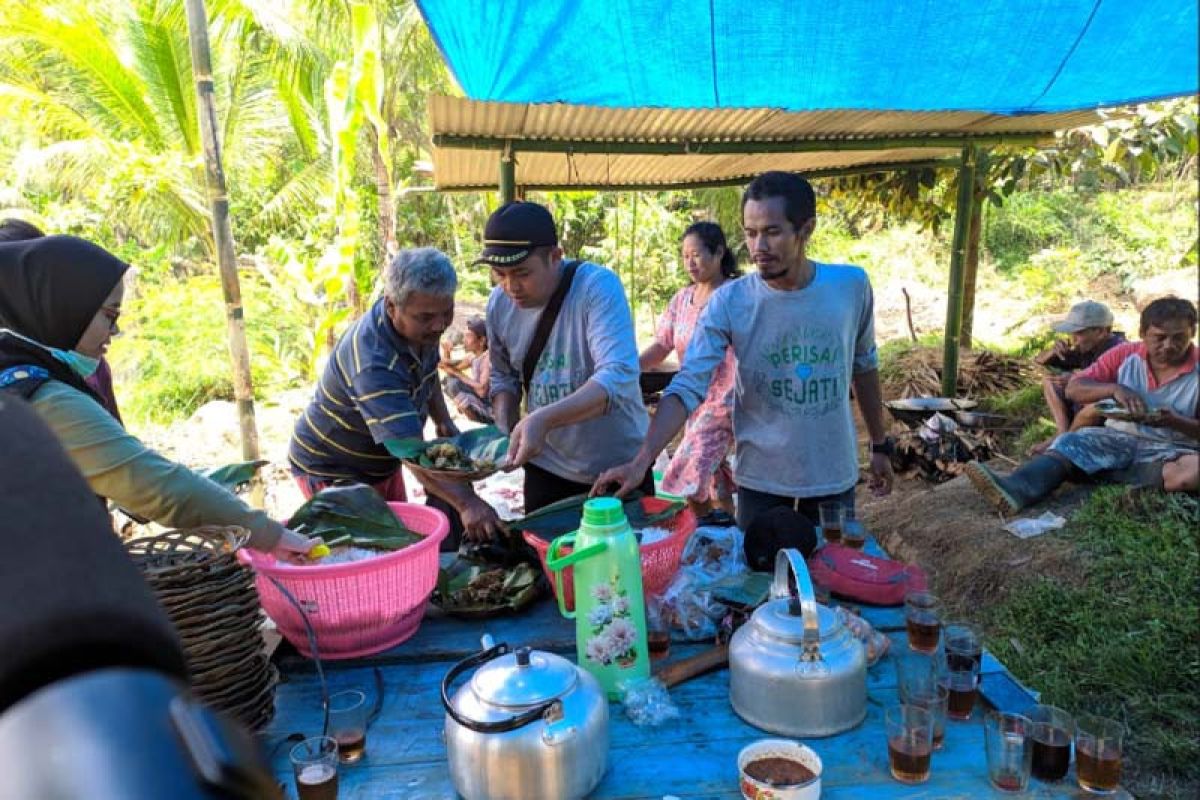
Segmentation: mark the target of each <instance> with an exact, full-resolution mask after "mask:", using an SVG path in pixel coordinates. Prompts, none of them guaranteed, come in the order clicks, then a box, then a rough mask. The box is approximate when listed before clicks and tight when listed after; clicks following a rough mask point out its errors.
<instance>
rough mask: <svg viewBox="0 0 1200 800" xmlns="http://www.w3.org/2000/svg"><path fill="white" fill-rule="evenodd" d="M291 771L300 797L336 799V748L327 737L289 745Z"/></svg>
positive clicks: (325, 799) (324, 799) (322, 799)
mask: <svg viewBox="0 0 1200 800" xmlns="http://www.w3.org/2000/svg"><path fill="white" fill-rule="evenodd" d="M290 757H291V761H292V771H293V773H294V774H295V777H296V794H298V795H299V796H300V800H337V793H338V747H337V742H335V741H334V740H333V737H330V736H314V737H312V738H311V739H305V740H304V741H302V742H300V743H299V744H297V745H296V746H295V747H293V748H292V751H291V754H290Z"/></svg>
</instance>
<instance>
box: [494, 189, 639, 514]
mask: <svg viewBox="0 0 1200 800" xmlns="http://www.w3.org/2000/svg"><path fill="white" fill-rule="evenodd" d="M475 263H477V264H478V263H482V264H487V265H488V266H489V267H491V270H492V278H493V279H494V280H495V282H496V288H495V289H493V290H492V295H491V298H490V299H489V300H488V308H487V327H488V332H489V334H490V337H489V351H490V352H491V359H492V376H491V389H490V391H491V396H492V408H493V412H494V416H495V418H496V423H497V424H498V425H499V426H500V427H501V428H503V429H504V430H507V431H510V432H511V441H510V444H509V464H511V465H512V466H524V468H525V510H526V512H530V511H534V510H536V509H538V508H541V507H543V506H546V505H549V504H550V503H553V502H555V501H556V500H560V499H562V498H564V497H570V496H572V495H576V494H584V493H586V492H587V491H588V490H589V489H590V488H591V485H592V482H593V481H594V480H595V479H596V476H597V475H599V474H600V473H601V472H602V471H603V470H605V469H607V468H609V467H611V466H613V465H614V464H620V463H623V462H625V461H628V460H629V459H631V458H632V457H633V455H634V453H636V452H637V450H638V447H640V446H641V443H642V438H643V437H644V436H645V434H646V425H647V416H646V409H645V406H644V405H643V404H642V396H641V390H640V389H639V387H638V351H637V343H636V341H635V339H634V332H633V317H632V315H631V314H630V312H629V303H628V302H627V301H626V299H625V289H624V287H623V286H622V285H621V280H620V278H618V277H617V275H616V273H614V272H612V271H611V270H608V269H605V268H604V267H601V266H599V265H596V264H591V263H588V262H580V261H571V262H568V261H565V260H564V259H563V252H562V248H560V247H559V246H558V231H557V229H556V228H555V225H554V219H553V217H551V216H550V212H549V211H547V210H546V209H545V208H544V207H543V206H540V205H538V204H537V203H527V202H514V203H508V204H506V205H504V206H502V207H500V208H499V209H497V210H496V212H495V213H494V214H492V216H491V217H490V218H489V219H488V221H487V226H486V228H485V229H484V250H483V255H482V256H480V258H479V259H478V260H477V261H476V262H475ZM522 396H523V397H524V398H525V415H524V416H523V417H522V416H521V413H520V412H521V409H520V399H521V397H522ZM637 483H638V485H640V486H641V487H642V488H643V489H644V490H645V491H646V492H647V493H649V494H653V493H654V479H653V476H652V474H651V472H650V471H649V470H648V469H647V470H643V474H642V476H640V479H639V481H638V482H637Z"/></svg>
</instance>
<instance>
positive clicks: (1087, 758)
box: [1075, 714, 1125, 794]
mask: <svg viewBox="0 0 1200 800" xmlns="http://www.w3.org/2000/svg"><path fill="white" fill-rule="evenodd" d="M1124 737H1125V730H1124V728H1123V727H1122V726H1121V723H1119V722H1117V721H1116V720H1115V719H1108V718H1107V717H1097V716H1095V715H1092V714H1085V715H1083V716H1081V717H1079V719H1077V720H1075V779H1076V780H1077V781H1079V786H1080V788H1081V789H1084V790H1085V791H1088V792H1091V793H1092V794H1112V793H1113V792H1115V791H1116V790H1117V787H1118V786H1120V784H1121V752H1122V748H1121V745H1122V740H1123V739H1124Z"/></svg>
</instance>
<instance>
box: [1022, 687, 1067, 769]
mask: <svg viewBox="0 0 1200 800" xmlns="http://www.w3.org/2000/svg"><path fill="white" fill-rule="evenodd" d="M1027 716H1028V717H1029V719H1030V720H1031V721H1032V722H1033V777H1035V778H1037V779H1038V780H1040V781H1048V782H1053V781H1060V780H1062V779H1063V778H1064V777H1066V775H1067V770H1068V769H1069V768H1070V766H1071V737H1072V735H1073V734H1074V732H1075V720H1073V719H1071V715H1070V714H1068V713H1067V712H1066V711H1063V710H1062V709H1061V708H1055V707H1054V706H1046V705H1040V706H1034V707H1033V708H1031V709H1030V710H1029V711H1028V713H1027Z"/></svg>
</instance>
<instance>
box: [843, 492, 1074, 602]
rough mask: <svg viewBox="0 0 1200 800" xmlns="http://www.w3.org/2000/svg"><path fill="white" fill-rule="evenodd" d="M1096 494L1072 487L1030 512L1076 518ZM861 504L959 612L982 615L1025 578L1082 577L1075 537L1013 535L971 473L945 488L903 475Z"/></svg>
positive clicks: (898, 554) (886, 538)
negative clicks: (970, 477)
mask: <svg viewBox="0 0 1200 800" xmlns="http://www.w3.org/2000/svg"><path fill="white" fill-rule="evenodd" d="M1088 493H1089V489H1088V487H1083V486H1068V487H1067V488H1065V489H1063V490H1061V491H1060V492H1059V493H1058V494H1057V495H1055V496H1054V497H1053V498H1051V500H1050V501H1048V502H1045V503H1042V504H1039V505H1038V506H1037V507H1036V508H1034V509H1031V510H1029V511H1027V512H1025V513H1024V514H1023V515H1022V516H1026V515H1033V516H1037V515H1040V514H1042V513H1043V512H1044V511H1047V510H1050V511H1054V512H1055V513H1057V514H1060V515H1062V516H1069V515H1070V513H1071V512H1073V511H1074V510H1075V509H1076V508H1078V507H1079V506H1080V504H1081V503H1082V502H1083V500H1084V499H1085V498H1086V497H1087V495H1088ZM860 506H861V511H862V514H863V516H864V518H865V519H866V522H867V527H868V529H869V530H870V531H872V532H873V533H874V534H875V536H876V538H877V539H878V541H879V545H880V546H881V547H882V548H883V549H884V550H885V551H886V552H887V553H888V554H889V555H890V556H891V557H892V558H896V559H899V560H901V561H910V562H916V563H918V564H921V565H922V566H923V567H925V568H926V569H927V570H928V571H929V574H930V577H931V580H932V583H933V587H934V590H935V591H936V592H937V593H938V594H939V595H940V596H941V597H942V599H943V602H944V603H945V604H946V605H947V606H948V607H949V608H950V610H951V611H952V612H953V613H955V614H963V615H965V616H967V617H968V618H970V617H973V616H976V615H977V609H978V608H980V607H982V606H986V605H990V604H992V603H995V602H997V601H999V600H1002V599H1003V598H1004V597H1005V596H1007V594H1008V593H1009V591H1010V590H1011V589H1012V588H1013V587H1014V586H1016V585H1017V584H1019V583H1020V582H1022V580H1023V579H1025V578H1029V577H1033V576H1037V575H1042V576H1047V577H1051V578H1056V579H1059V580H1062V581H1066V582H1070V583H1074V582H1076V581H1077V580H1078V579H1079V577H1080V571H1079V565H1078V559H1077V558H1076V556H1075V554H1074V548H1073V547H1072V546H1071V543H1070V540H1068V539H1065V538H1064V537H1062V536H1060V535H1054V534H1045V535H1043V536H1039V537H1036V538H1034V539H1024V540H1023V539H1018V538H1017V537H1015V536H1013V535H1012V534H1011V533H1009V532H1007V531H1005V530H1004V529H1003V527H1002V526H1003V524H1004V520H1002V519H1001V518H1000V515H999V514H998V513H997V512H996V511H995V510H994V509H993V508H992V507H991V506H990V505H988V504H987V503H986V502H985V501H984V500H983V498H982V497H981V496H980V495H979V494H978V493H976V491H975V490H974V489H973V488H972V487H971V484H970V482H969V481H968V480H967V479H966V477H965V476H960V477H958V478H955V479H954V480H951V481H948V482H946V483H943V484H940V485H938V486H930V485H929V484H926V483H924V482H922V481H920V480H898V481H897V482H896V487H895V489H894V491H893V492H892V494H891V495H889V496H888V497H884V498H880V499H873V498H870V497H863V498H860ZM973 609H975V610H976V611H974V612H973Z"/></svg>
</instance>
